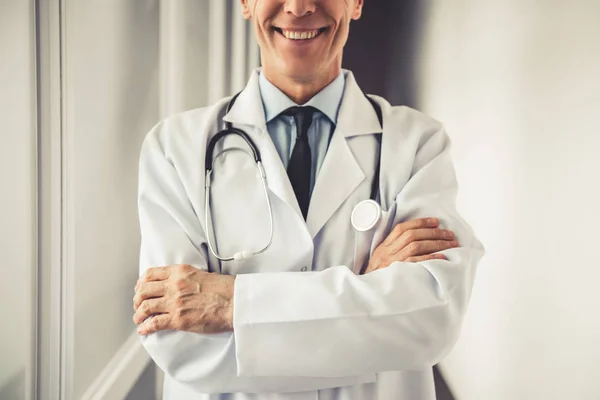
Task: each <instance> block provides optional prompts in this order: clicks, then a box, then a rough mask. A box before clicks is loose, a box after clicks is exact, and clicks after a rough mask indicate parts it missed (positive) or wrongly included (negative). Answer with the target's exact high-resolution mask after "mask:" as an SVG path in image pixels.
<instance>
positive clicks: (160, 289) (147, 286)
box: [133, 281, 167, 311]
mask: <svg viewBox="0 0 600 400" xmlns="http://www.w3.org/2000/svg"><path fill="white" fill-rule="evenodd" d="M166 290H167V288H166V286H165V284H164V282H162V281H158V282H143V283H140V285H139V286H138V288H137V290H136V293H135V296H133V311H136V310H137V308H138V307H139V306H140V304H142V302H143V301H144V300H147V299H154V298H158V297H163V296H164V295H165V293H166Z"/></svg>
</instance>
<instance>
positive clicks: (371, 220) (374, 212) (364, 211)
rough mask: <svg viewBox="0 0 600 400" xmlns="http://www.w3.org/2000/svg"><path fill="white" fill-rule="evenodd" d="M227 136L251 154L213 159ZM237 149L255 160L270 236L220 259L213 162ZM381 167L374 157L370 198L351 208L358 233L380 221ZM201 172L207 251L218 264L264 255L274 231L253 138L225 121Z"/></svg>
mask: <svg viewBox="0 0 600 400" xmlns="http://www.w3.org/2000/svg"><path fill="white" fill-rule="evenodd" d="M239 94H240V93H237V94H236V95H235V96H233V97H232V98H231V100H230V101H229V103H228V104H227V109H226V114H227V113H229V111H230V110H231V107H232V106H233V104H234V103H235V101H236V99H237V97H238V96H239ZM366 97H367V99H368V100H369V102H370V103H371V105H372V106H373V108H374V109H375V112H376V113H377V118H378V119H379V124H380V125H381V126H383V118H382V114H381V108H380V107H379V104H377V103H376V102H375V101H374V100H372V99H371V98H370V97H368V96H366ZM228 135H237V136H239V137H241V138H242V139H243V140H244V141H245V142H246V144H247V145H248V148H249V149H250V152H247V151H244V150H241V149H240V148H230V149H225V150H223V151H221V152H220V153H218V154H217V155H216V156H215V157H213V152H214V150H215V147H216V145H217V143H218V142H219V140H221V139H223V138H224V137H225V136H228ZM377 138H378V140H379V142H380V143H379V147H380V148H381V135H378V136H377ZM236 150H237V151H242V152H243V153H246V154H248V155H249V156H250V157H252V158H253V159H254V163H255V164H256V168H257V169H258V175H259V179H260V181H261V183H262V187H263V191H264V194H265V198H266V201H267V208H268V210H269V226H270V230H269V232H270V233H269V239H268V240H267V242H266V243H265V245H264V246H262V247H260V248H258V249H257V250H247V249H242V250H240V251H238V252H236V253H234V254H233V255H231V256H223V255H220V254H219V253H218V252H217V251H216V250H215V247H214V246H213V243H212V239H211V238H212V237H213V235H214V228H213V226H212V216H211V213H210V187H211V177H212V171H213V166H214V161H215V160H216V159H218V158H219V157H221V156H223V155H224V154H226V153H227V152H229V151H236ZM380 164H381V156H379V157H377V166H376V167H375V175H374V179H373V184H372V186H371V196H370V198H369V199H368V200H363V201H361V202H359V203H358V204H357V205H356V206H354V209H353V210H352V214H351V216H350V222H351V223H352V227H353V228H354V229H356V230H357V231H359V232H366V231H369V230H371V229H373V228H374V227H375V226H376V225H377V223H378V222H379V220H380V219H381V206H380V205H379V203H378V202H377V195H378V192H379V169H380ZM204 169H205V184H204V187H205V198H204V205H205V207H204V220H205V226H206V231H207V232H206V233H207V235H206V242H207V244H208V248H209V250H210V252H211V253H212V255H213V256H214V257H216V258H217V259H219V260H220V261H234V260H235V261H238V260H245V259H248V258H251V257H254V256H257V255H259V254H261V253H264V252H265V251H266V250H267V249H268V248H269V247H270V246H271V243H272V242H273V230H274V227H273V208H272V206H271V200H270V198H269V189H268V185H267V175H266V173H265V169H264V167H263V165H262V159H261V156H260V151H259V150H258V147H257V146H256V145H255V144H254V142H253V141H252V139H251V138H250V136H248V134H247V133H246V132H244V131H243V130H241V129H238V128H234V127H233V124H232V123H231V122H227V121H226V122H225V129H223V130H222V131H220V132H218V133H217V134H216V135H214V136H213V137H212V138H211V139H210V141H209V142H208V146H207V149H206V157H205V161H204Z"/></svg>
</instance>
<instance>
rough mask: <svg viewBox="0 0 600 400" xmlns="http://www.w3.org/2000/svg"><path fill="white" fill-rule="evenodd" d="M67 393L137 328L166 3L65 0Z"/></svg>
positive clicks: (80, 387) (82, 385)
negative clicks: (135, 303)
mask: <svg viewBox="0 0 600 400" xmlns="http://www.w3.org/2000/svg"><path fill="white" fill-rule="evenodd" d="M65 14H66V21H65V26H66V36H65V38H66V41H65V49H64V51H65V54H66V65H65V69H64V70H65V77H64V79H65V88H66V91H65V134H66V135H67V139H66V142H67V147H66V152H65V154H64V157H66V158H67V161H66V163H67V167H66V168H67V170H66V182H65V185H66V188H67V196H66V201H67V208H66V210H67V211H66V213H67V221H68V222H67V227H66V235H67V239H66V240H67V245H66V246H67V271H68V272H67V273H68V274H69V276H70V286H69V287H68V288H67V290H69V291H70V293H69V294H68V296H67V297H68V299H69V300H68V303H69V307H70V308H71V310H72V313H73V314H72V315H71V316H67V318H69V319H70V320H69V321H68V324H69V325H70V326H71V328H72V330H71V331H70V332H68V333H67V335H68V339H67V346H68V347H69V348H68V350H67V354H68V361H67V362H71V363H72V364H71V365H69V366H68V370H69V373H68V376H66V377H65V379H66V382H67V387H68V388H69V389H68V391H67V392H70V393H71V394H72V396H68V398H73V399H79V398H81V396H82V394H83V393H85V392H86V391H87V390H88V387H89V386H90V385H91V384H92V383H93V382H94V380H95V379H96V378H97V376H98V374H99V373H100V372H101V371H102V370H103V369H104V367H105V366H106V365H107V363H108V362H109V361H110V360H111V358H112V357H113V356H114V355H115V353H117V351H118V350H119V349H120V348H121V345H122V344H123V343H124V342H125V341H126V340H127V338H128V337H129V336H130V335H131V334H132V333H133V332H134V328H135V327H134V324H133V322H132V316H133V309H132V298H133V287H134V285H135V282H136V280H137V277H138V254H139V225H138V218H137V200H136V197H137V169H138V160H139V149H140V146H141V142H142V140H143V138H144V136H145V135H146V133H147V132H148V130H149V129H150V128H151V127H152V126H153V125H154V124H155V123H156V122H157V121H158V118H159V99H158V90H159V81H158V75H159V71H158V66H159V30H158V27H159V2H158V1H157V0H135V1H118V0H112V1H108V2H107V1H101V0H98V1H85V2H82V1H76V0H67V1H66V2H65Z"/></svg>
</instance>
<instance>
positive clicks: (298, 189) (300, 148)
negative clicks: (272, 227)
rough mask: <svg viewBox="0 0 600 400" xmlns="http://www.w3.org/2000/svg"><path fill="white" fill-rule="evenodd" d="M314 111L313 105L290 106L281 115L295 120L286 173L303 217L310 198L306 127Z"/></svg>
mask: <svg viewBox="0 0 600 400" xmlns="http://www.w3.org/2000/svg"><path fill="white" fill-rule="evenodd" d="M315 111H316V109H315V108H313V107H290V108H288V109H287V110H285V111H284V112H283V115H289V116H292V117H294V121H295V122H296V143H295V144H294V150H293V151H292V156H291V157H290V161H289V163H288V167H287V173H288V177H289V178H290V182H291V183H292V187H293V188H294V193H295V194H296V199H298V205H299V206H300V210H301V211H302V215H303V216H304V219H306V215H307V214H308V203H309V200H310V196H309V193H310V177H311V175H310V168H311V157H310V146H309V145H308V128H309V127H310V124H311V123H312V117H313V114H314V112H315Z"/></svg>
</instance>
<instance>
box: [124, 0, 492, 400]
mask: <svg viewBox="0 0 600 400" xmlns="http://www.w3.org/2000/svg"><path fill="white" fill-rule="evenodd" d="M242 6H243V14H244V17H245V18H247V19H250V20H251V21H252V23H253V25H254V29H255V33H256V35H257V38H258V42H259V45H260V48H261V61H262V68H261V69H260V70H258V71H256V72H255V73H254V74H253V75H252V77H251V79H250V82H249V83H248V86H247V87H246V89H245V90H244V91H243V92H241V94H240V95H239V97H238V98H237V99H236V101H235V103H234V104H233V105H232V107H231V110H230V111H229V112H226V111H225V108H226V105H227V103H229V102H230V101H231V100H230V99H224V100H222V101H220V102H218V103H217V104H215V105H213V106H211V107H207V108H203V109H198V110H192V111H190V112H187V113H182V114H178V115H176V116H173V117H171V118H168V119H167V120H165V121H162V122H161V123H159V124H158V125H157V126H156V127H155V128H154V129H153V130H152V131H151V132H150V133H149V135H148V137H147V138H146V141H145V142H144V146H143V149H142V153H141V161H140V192H139V209H140V224H141V230H142V249H141V259H140V272H141V275H142V276H141V277H140V280H139V281H138V284H137V286H136V295H135V297H134V310H135V315H134V321H135V323H137V324H139V328H138V332H139V333H140V334H141V335H144V336H143V339H142V340H143V343H144V346H145V347H146V349H147V350H148V352H149V353H150V355H151V356H152V358H153V359H154V360H155V361H156V363H157V364H158V365H159V366H160V367H161V369H163V370H164V371H165V372H166V377H165V388H164V398H165V399H177V400H181V399H282V400H283V399H331V400H341V399H348V400H355V399H356V400H358V399H361V400H367V399H369V400H372V399H381V400H383V399H385V400H388V399H405V400H408V399H411V400H412V399H425V400H430V399H434V398H435V392H434V387H433V378H432V371H431V367H432V366H433V365H434V364H435V363H437V362H438V361H439V360H440V359H441V358H442V357H444V355H445V354H446V353H447V352H448V351H449V350H450V348H451V347H452V345H453V344H454V342H455V340H456V338H457V335H458V333H459V331H460V324H461V321H462V316H463V315H464V312H465V310H466V305H467V301H468V298H469V295H470V291H471V287H472V282H473V278H474V274H475V267H476V265H477V262H478V261H479V259H480V257H481V256H482V255H483V248H482V246H481V244H480V243H479V241H478V240H477V239H476V238H475V236H474V235H473V233H472V231H471V229H470V228H469V227H468V225H467V224H466V223H465V222H464V221H463V220H462V219H461V218H460V216H459V215H458V213H457V212H456V210H455V205H454V198H455V195H456V181H455V177H454V171H453V168H452V163H451V160H450V156H449V140H448V137H447V135H446V134H445V132H444V130H443V129H442V127H441V126H440V125H439V124H438V123H437V122H435V121H433V120H431V119H430V118H427V117H426V116H424V115H422V114H420V113H418V112H416V111H414V110H410V109H408V108H406V107H391V106H390V105H389V104H387V103H386V102H385V101H384V100H383V99H376V100H377V101H376V104H375V105H374V107H375V109H374V108H373V106H372V105H371V103H370V102H369V100H368V99H367V98H366V97H365V96H364V95H363V94H362V92H361V91H360V89H359V88H358V85H357V84H356V82H355V81H354V78H353V76H352V74H351V73H350V72H349V71H345V70H342V69H341V65H342V52H343V47H344V45H345V43H346V40H347V37H348V31H349V27H350V21H351V20H356V19H358V18H360V16H361V13H362V8H363V1H362V0H322V1H306V0H305V1H301V0H287V1H284V0H242ZM299 106H302V107H299ZM377 109H380V110H381V112H382V117H383V118H382V119H383V121H382V122H383V127H384V128H385V130H384V133H383V134H381V132H382V126H381V125H382V124H380V123H379V121H378V118H377ZM221 119H223V120H225V121H227V122H230V123H233V125H234V126H235V127H238V128H240V129H244V130H245V131H246V132H247V134H248V136H249V137H250V138H251V139H252V140H253V141H254V142H255V143H257V144H258V146H259V147H260V152H261V153H262V157H263V163H264V167H265V171H266V176H267V182H268V184H269V194H268V196H269V198H270V199H271V207H272V213H273V216H274V218H273V221H274V235H273V238H272V243H271V246H270V247H269V248H268V249H267V250H266V251H265V252H264V253H261V254H258V255H256V256H255V257H251V258H249V259H241V260H232V261H219V259H218V258H217V257H216V255H217V254H216V252H215V251H214V249H212V248H211V245H210V244H211V243H215V242H216V243H217V247H218V252H221V253H223V254H233V253H234V252H236V251H239V249H246V248H256V246H257V243H258V244H260V243H262V239H263V238H265V237H268V236H269V223H268V220H269V218H268V213H266V211H265V206H264V198H263V197H260V196H261V195H263V196H264V193H263V192H261V191H260V190H256V187H254V186H253V185H254V180H255V179H256V173H255V170H254V169H252V168H253V167H252V165H253V164H251V163H250V162H249V161H248V160H247V159H244V158H243V157H242V156H240V155H236V154H235V153H231V154H227V155H226V156H224V157H223V159H222V160H219V161H215V166H214V171H213V174H214V175H215V176H212V175H211V178H208V179H211V181H210V182H205V176H203V175H202V172H203V169H202V164H200V162H199V160H203V159H204V156H205V155H206V152H207V146H208V144H207V143H208V141H209V140H211V138H212V137H214V134H215V133H216V132H217V131H218V130H219V129H221V128H220V127H221ZM377 138H379V139H377ZM232 140H233V139H231V140H229V139H226V140H224V142H225V143H224V144H223V146H222V147H220V148H219V149H220V150H223V149H225V148H230V147H241V145H239V143H240V142H239V141H238V142H235V141H232ZM232 145H233V146H232ZM238 145H239V146H238ZM217 165H218V166H219V169H217ZM377 165H380V168H381V171H380V176H381V178H380V182H381V183H380V187H379V196H378V198H379V203H380V204H381V207H382V209H383V210H382V213H381V218H380V221H379V223H378V224H377V225H376V227H374V228H373V229H370V230H367V231H366V232H356V231H354V230H353V229H352V226H351V224H350V219H351V214H352V210H353V209H354V207H355V205H356V204H357V203H359V202H360V201H361V200H364V199H365V198H368V197H369V192H370V188H371V187H372V184H373V182H374V180H376V176H378V174H377V172H376V171H377V170H378V168H379V167H377ZM218 171H221V172H218ZM219 174H220V175H219ZM217 176H219V178H217ZM208 183H210V190H211V192H210V196H211V199H213V200H211V202H210V205H211V210H210V214H212V218H213V224H212V226H213V227H214V230H213V229H209V228H208V221H205V219H204V217H203V216H204V215H205V211H206V209H205V207H206V205H207V204H206V202H205V201H204V199H205V198H204V194H205V193H206V192H205V191H206V190H207V189H206V187H207V186H208ZM215 199H218V200H215ZM443 226H444V227H445V228H446V229H443V228H442V227H443ZM392 228H393V229H392ZM449 229H451V230H449ZM211 235H212V236H213V239H212V240H213V242H211V241H209V240H207V238H209V239H210V237H211ZM458 240H460V242H461V243H460V245H459V243H458ZM209 250H210V251H209ZM371 250H373V251H371ZM228 393H230V394H228Z"/></svg>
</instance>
